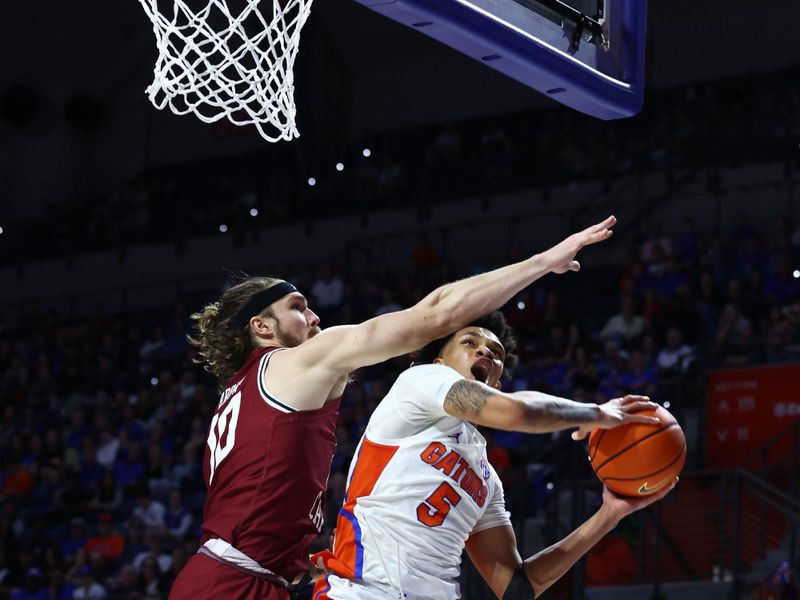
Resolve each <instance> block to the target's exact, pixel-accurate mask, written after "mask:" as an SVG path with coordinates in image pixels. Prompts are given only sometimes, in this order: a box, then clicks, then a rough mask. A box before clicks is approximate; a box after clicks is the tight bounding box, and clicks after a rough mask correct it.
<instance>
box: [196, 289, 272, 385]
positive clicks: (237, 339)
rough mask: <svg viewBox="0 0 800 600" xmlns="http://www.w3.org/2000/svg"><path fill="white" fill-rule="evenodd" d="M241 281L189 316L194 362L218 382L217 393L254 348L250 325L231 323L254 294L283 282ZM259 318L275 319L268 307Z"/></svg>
mask: <svg viewBox="0 0 800 600" xmlns="http://www.w3.org/2000/svg"><path fill="white" fill-rule="evenodd" d="M240 278H241V279H240V280H239V281H238V282H234V285H232V286H231V287H230V288H228V289H227V290H225V292H224V293H223V294H222V298H220V299H219V300H218V301H217V302H211V303H210V304H206V305H205V306H204V307H203V308H202V309H201V310H199V311H198V312H196V313H194V314H193V315H191V319H192V321H194V335H187V336H186V339H187V340H188V341H189V343H190V344H191V345H192V347H194V349H195V350H196V351H197V356H196V357H195V358H194V362H196V363H197V364H199V365H203V368H204V369H205V370H206V371H208V372H209V373H211V374H212V375H213V376H214V377H215V378H216V379H217V386H218V387H219V389H220V391H222V390H223V389H224V388H225V385H226V384H227V383H228V381H229V380H230V379H231V377H233V376H234V375H235V374H236V371H238V370H239V368H240V367H241V366H242V364H244V361H245V359H246V358H247V357H248V356H249V354H250V353H251V352H252V351H253V349H254V348H255V344H253V339H252V337H251V335H250V324H249V323H247V324H245V325H242V326H237V325H234V324H233V323H232V321H231V320H232V319H233V318H234V317H235V316H236V314H237V313H238V312H239V310H241V308H242V307H243V306H244V305H245V304H247V302H248V301H249V300H250V298H251V297H252V296H253V294H255V293H257V292H260V291H262V290H266V289H267V288H270V287H272V286H273V285H275V284H277V283H280V282H281V281H283V280H282V279H276V278H274V277H247V276H246V275H241V276H240ZM259 314H260V315H262V316H265V317H272V316H274V315H273V313H272V311H271V309H270V308H269V307H267V308H265V309H264V310H263V311H261V312H260V313H259Z"/></svg>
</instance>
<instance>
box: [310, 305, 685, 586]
mask: <svg viewBox="0 0 800 600" xmlns="http://www.w3.org/2000/svg"><path fill="white" fill-rule="evenodd" d="M501 340H502V341H501ZM513 349H514V340H513V336H511V333H510V329H509V327H508V325H506V323H505V320H504V319H503V316H502V314H501V313H493V314H492V315H489V316H488V317H486V318H484V319H482V320H481V321H479V322H477V323H475V324H473V325H471V326H469V327H466V328H464V329H461V330H459V331H457V332H456V333H454V334H453V335H452V336H449V337H447V338H445V339H442V340H438V341H437V342H434V343H433V344H431V345H430V346H429V347H426V349H424V350H423V351H421V352H420V353H419V355H418V359H417V361H418V362H419V363H430V364H418V365H417V366H413V367H411V368H410V369H408V370H406V371H405V372H404V373H402V374H401V375H400V377H398V379H397V381H396V382H395V384H394V385H393V386H392V388H391V389H390V390H389V392H388V394H387V395H386V397H385V398H384V399H383V401H382V402H381V404H380V405H379V406H378V408H377V409H376V410H375V412H374V413H373V415H372V417H371V418H370V421H369V424H368V425H367V428H366V431H365V433H364V436H363V437H362V439H361V442H360V444H359V447H358V449H357V450H356V455H355V457H354V459H353V462H352V464H351V466H350V473H349V476H348V488H347V493H346V495H345V500H344V505H343V507H342V510H341V511H340V513H339V518H338V521H337V529H336V537H335V540H334V547H333V552H332V553H331V552H322V553H320V554H318V555H316V557H314V560H315V561H317V562H318V564H319V565H320V566H323V565H324V567H325V569H326V571H327V572H328V575H327V576H325V577H324V578H322V579H320V580H319V581H317V584H316V586H315V588H314V594H313V596H312V598H313V600H326V599H328V598H330V599H333V600H339V599H345V598H346V599H365V600H366V599H370V600H371V599H383V598H398V599H404V600H414V599H420V600H421V599H423V598H425V599H430V600H438V599H441V600H454V599H457V598H459V597H460V591H459V588H458V582H457V579H458V575H459V572H460V562H461V554H462V551H463V549H464V547H465V545H466V549H467V552H468V554H469V555H470V558H471V559H472V561H473V563H474V564H475V566H476V568H477V569H478V571H479V572H480V573H481V575H482V576H483V577H484V578H485V579H486V581H487V583H488V584H489V586H490V587H491V588H492V590H493V591H494V592H495V593H496V594H497V595H498V597H502V596H503V595H504V594H505V593H506V592H507V591H508V590H509V588H510V587H513V586H517V587H518V586H519V585H520V582H522V584H523V586H524V587H525V588H527V591H528V593H529V594H530V591H531V588H532V589H533V591H534V593H535V594H536V595H539V594H540V593H541V592H542V591H544V590H545V589H547V587H549V586H550V585H552V583H554V582H555V581H556V580H557V579H558V578H559V577H561V575H563V574H564V573H565V572H566V571H567V570H568V569H569V568H570V567H571V566H572V565H573V564H574V563H575V562H576V561H577V560H578V559H579V558H580V557H581V556H582V555H583V554H584V553H585V552H586V551H587V550H588V549H589V548H591V546H592V545H594V544H595V543H596V542H597V541H598V540H599V539H600V538H601V537H602V536H603V535H605V533H607V532H608V531H610V530H611V529H613V527H614V526H615V525H616V523H617V522H618V521H619V519H621V518H622V517H623V516H625V515H626V514H629V513H630V512H633V511H634V510H637V509H639V508H642V507H643V506H646V505H647V504H649V503H651V502H654V501H655V500H658V499H659V498H661V497H663V495H664V494H666V492H667V491H669V489H672V487H671V486H670V488H668V489H667V490H665V491H664V492H663V493H661V494H657V495H655V496H650V497H648V498H646V499H642V500H630V499H621V498H617V497H615V496H613V495H611V494H610V493H608V492H607V491H606V492H605V493H604V504H603V506H602V508H601V509H600V510H599V511H598V513H596V514H595V515H594V516H593V517H591V518H590V519H589V520H588V521H587V522H586V523H584V524H583V525H582V526H581V527H579V528H578V529H577V530H576V532H573V534H571V535H570V536H568V537H567V538H565V539H564V540H562V541H561V542H558V543H557V544H555V545H554V546H552V547H550V548H548V549H546V550H544V551H542V552H540V553H539V554H537V555H536V556H533V557H531V558H529V559H528V560H526V561H525V562H524V563H523V561H522V559H521V558H520V556H519V553H518V552H517V547H516V540H515V538H514V532H513V529H512V528H511V522H510V519H509V514H508V512H506V510H505V503H504V499H503V489H502V485H501V483H500V479H499V478H498V476H497V474H496V473H495V471H494V469H493V468H492V467H491V465H490V464H489V461H488V459H487V456H486V441H485V440H484V438H483V436H482V435H481V434H480V433H479V432H478V430H477V429H476V428H475V426H474V425H473V424H472V423H475V424H478V425H486V426H490V427H496V428H501V429H515V430H520V431H528V432H533V433H544V432H551V431H557V430H562V429H567V428H574V427H579V429H578V431H576V432H575V433H574V434H573V437H574V438H575V439H582V438H583V437H585V436H586V434H587V433H588V432H589V431H590V430H591V429H593V428H596V427H601V428H610V427H615V426H618V425H621V424H623V423H630V422H644V423H654V422H657V420H656V419H654V418H653V417H647V416H644V415H639V414H636V413H637V412H638V411H641V410H643V409H645V408H654V407H655V405H654V404H653V403H652V402H650V401H649V400H648V399H647V398H646V397H643V396H626V397H625V398H620V399H615V400H612V401H610V402H607V403H606V404H603V405H596V404H582V403H577V402H572V401H570V400H565V399H562V398H555V397H553V396H548V395H546V394H538V393H535V392H517V393H513V394H503V393H501V392H499V380H500V376H501V374H502V373H503V371H504V367H505V366H512V365H513V364H514V362H515V359H516V357H515V356H513V354H511V352H512V351H513ZM507 352H508V353H509V355H508V356H506V353H507ZM673 485H674V484H673ZM512 583H513V586H512Z"/></svg>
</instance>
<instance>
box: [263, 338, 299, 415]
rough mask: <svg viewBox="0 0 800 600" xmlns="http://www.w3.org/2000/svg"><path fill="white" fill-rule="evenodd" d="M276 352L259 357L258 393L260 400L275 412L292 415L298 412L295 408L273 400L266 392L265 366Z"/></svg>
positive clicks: (273, 397) (275, 399)
mask: <svg viewBox="0 0 800 600" xmlns="http://www.w3.org/2000/svg"><path fill="white" fill-rule="evenodd" d="M275 352H278V350H273V351H272V352H267V353H266V354H264V356H262V357H261V361H260V362H259V364H258V391H259V393H260V394H261V399H262V400H264V402H266V403H267V404H269V405H270V406H271V407H272V408H274V409H275V410H279V411H281V412H282V413H293V412H298V411H297V409H296V408H292V407H291V406H288V405H286V404H284V403H283V402H281V401H280V400H278V399H277V398H275V396H273V395H272V394H270V393H269V391H268V390H267V386H266V384H265V383H264V377H265V373H266V371H267V364H268V363H269V357H270V356H272V355H273V353H275Z"/></svg>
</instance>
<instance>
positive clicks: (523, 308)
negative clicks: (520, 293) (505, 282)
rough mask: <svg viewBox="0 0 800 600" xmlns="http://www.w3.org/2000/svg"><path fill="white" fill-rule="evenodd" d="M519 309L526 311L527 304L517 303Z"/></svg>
mask: <svg viewBox="0 0 800 600" xmlns="http://www.w3.org/2000/svg"><path fill="white" fill-rule="evenodd" d="M517 308H518V309H520V310H525V303H524V302H522V301H520V302H517Z"/></svg>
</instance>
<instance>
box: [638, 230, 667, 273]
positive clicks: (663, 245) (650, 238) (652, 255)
mask: <svg viewBox="0 0 800 600" xmlns="http://www.w3.org/2000/svg"><path fill="white" fill-rule="evenodd" d="M672 254H673V246H672V240H671V239H669V237H667V236H666V235H664V232H663V229H662V227H661V224H660V223H651V225H650V230H649V232H648V234H647V238H646V239H645V241H644V243H642V251H641V255H640V256H641V259H642V262H644V264H645V265H647V266H648V267H657V268H656V271H660V269H661V266H662V265H663V262H664V261H665V260H667V259H668V258H670V257H672Z"/></svg>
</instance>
